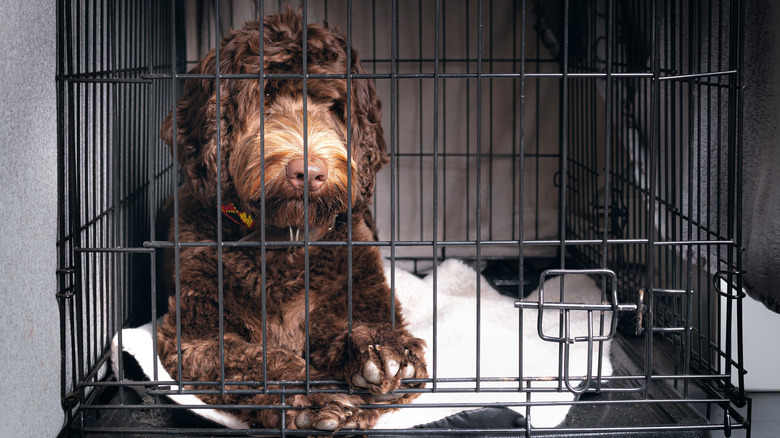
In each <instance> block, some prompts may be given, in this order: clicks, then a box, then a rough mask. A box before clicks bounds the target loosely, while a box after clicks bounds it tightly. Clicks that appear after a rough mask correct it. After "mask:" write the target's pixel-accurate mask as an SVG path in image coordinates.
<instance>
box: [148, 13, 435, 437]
mask: <svg viewBox="0 0 780 438" xmlns="http://www.w3.org/2000/svg"><path fill="white" fill-rule="evenodd" d="M259 30H260V29H259V24H258V23H257V22H250V23H247V24H246V26H245V27H244V28H243V29H241V30H238V31H234V32H232V33H230V35H228V36H227V37H226V38H224V40H223V41H222V43H221V46H220V52H219V63H220V68H219V71H220V73H222V74H228V73H229V74H233V73H242V74H245V73H248V74H258V73H259V71H260V70H259V67H260V58H259V56H260V55H259V53H260V41H259ZM302 33H303V28H302V25H301V17H300V13H296V12H292V11H289V10H288V11H285V12H284V13H282V14H281V15H279V16H269V17H266V18H265V19H264V21H263V54H264V57H263V60H262V61H263V68H264V70H265V72H266V73H300V72H301V68H302V66H301V59H302V53H303V52H302ZM306 53H307V56H308V58H307V59H308V67H307V72H308V73H310V74H337V75H343V74H345V73H346V72H347V68H349V70H350V71H351V72H352V73H365V70H364V69H363V67H362V66H361V65H360V62H359V60H358V56H357V53H355V52H354V51H353V52H352V53H351V56H350V60H351V64H350V65H349V66H347V60H348V57H347V43H346V39H345V37H344V35H343V34H341V33H340V32H338V30H333V29H329V28H328V27H327V26H326V25H325V26H322V25H315V24H311V25H308V27H307V47H306ZM215 63H216V53H215V52H214V51H212V52H210V53H209V54H207V55H206V56H205V57H204V58H203V60H201V61H200V62H199V63H198V64H197V66H196V67H195V68H194V69H193V70H192V71H191V73H198V74H214V73H215ZM215 88H216V86H215V80H214V79H189V80H188V81H187V82H186V85H185V89H184V95H183V97H182V98H181V99H179V101H178V105H177V109H176V112H175V114H176V128H177V131H176V135H175V137H174V135H173V120H172V116H170V115H169V116H168V118H166V120H165V121H164V123H163V126H162V129H161V136H162V138H163V139H164V141H165V142H166V143H167V144H168V145H169V146H171V147H172V148H173V141H174V138H175V139H176V142H177V144H176V147H177V148H176V150H177V158H178V160H179V163H180V164H181V167H182V169H183V172H184V175H185V178H186V181H185V184H184V185H183V186H182V187H181V189H180V190H179V197H178V199H179V223H178V228H179V240H180V241H181V242H213V241H215V240H216V239H217V232H218V226H219V225H218V217H217V214H216V207H217V204H216V203H217V187H218V185H219V187H220V189H221V190H220V192H221V199H222V203H223V204H225V203H228V202H231V203H234V204H235V205H236V206H239V208H240V209H241V210H243V211H245V212H248V213H250V214H251V215H252V216H253V217H254V218H256V219H258V220H261V221H263V222H264V223H265V225H266V230H267V234H268V235H267V236H266V237H268V240H273V239H271V238H270V237H269V236H270V234H271V233H272V231H273V230H278V229H284V228H285V227H288V228H289V227H295V228H304V227H305V226H306V224H305V223H304V222H305V219H304V218H305V217H306V213H305V211H304V203H303V198H304V196H308V198H309V201H308V205H309V211H308V217H309V224H308V226H309V230H310V235H309V237H310V239H311V240H315V239H319V240H322V241H346V240H348V235H347V234H348V223H349V222H351V224H352V236H351V239H352V240H354V241H371V240H374V239H375V235H374V233H373V231H372V229H373V220H372V219H371V217H370V214H369V213H368V211H369V210H368V206H369V204H370V203H371V196H372V192H373V187H374V176H375V174H376V172H377V171H378V170H379V168H380V167H381V166H382V165H383V164H385V163H386V162H387V155H386V147H385V143H384V138H383V134H382V127H381V125H380V120H381V106H380V104H379V100H378V99H377V96H376V92H375V91H374V86H373V83H372V81H371V80H368V79H353V80H352V82H351V86H350V87H349V90H350V91H351V95H350V99H349V100H348V99H347V90H348V87H347V83H346V80H345V79H330V78H329V79H309V80H308V83H307V89H306V91H307V95H306V97H305V98H304V96H303V87H302V81H301V80H300V79H267V80H266V81H265V83H261V82H260V81H259V80H257V79H235V78H234V79H222V80H220V83H219V102H220V103H219V111H218V110H217V104H216V103H217V92H216V91H217V90H216V89H215ZM348 104H349V105H350V107H349V117H347V116H348V115H347V105H348ZM304 108H305V111H306V114H307V123H306V126H307V128H308V129H307V132H306V133H305V135H306V137H307V145H308V159H309V163H311V162H313V161H317V162H322V163H325V165H326V166H327V169H328V172H327V180H326V181H325V182H324V184H323V185H322V186H321V187H319V186H318V187H316V190H314V189H313V186H312V184H313V183H311V182H310V183H309V186H308V188H309V189H310V191H309V193H308V194H306V195H304V190H302V189H301V188H300V187H296V186H295V185H293V184H292V183H291V180H292V179H291V178H292V177H291V176H290V172H289V170H288V169H290V166H291V164H290V163H291V162H292V160H295V159H300V158H301V157H303V139H302V137H303V136H304V132H303V131H304V128H303V126H304V124H303V120H302V117H303V112H304ZM217 114H219V126H220V128H219V141H220V147H219V148H218V147H217V141H218V140H217V137H218V136H217ZM347 119H349V120H350V127H351V131H350V132H351V140H350V141H349V143H350V144H351V150H350V151H347V142H348V140H347V129H348V127H347ZM261 120H262V121H264V123H263V124H262V126H261ZM261 136H262V138H261ZM261 140H263V141H261ZM217 154H219V155H220V157H219V158H220V160H219V163H221V173H220V174H221V180H220V181H219V182H218V181H217V166H218V160H217ZM350 174H351V185H350V182H349V181H350V178H349V176H348V175H350ZM263 203H265V213H266V215H265V217H262V216H261V214H262V212H263V208H262V205H263ZM350 205H351V213H352V215H351V218H348V217H347V214H348V212H349V211H350V210H349V206H350ZM170 207H171V205H168V208H167V209H166V210H167V211H168V212H169V213H168V214H170V212H171V211H172V208H170ZM350 219H351V220H350ZM172 230H173V226H172V224H171V239H173V235H172ZM247 236H250V230H248V229H246V228H244V227H242V226H240V225H238V224H234V223H233V222H231V221H230V220H227V219H225V218H223V219H222V239H223V240H224V241H238V240H240V239H242V238H246V237H247ZM252 236H255V238H256V233H255V234H252V235H251V236H250V237H252ZM276 248H277V247H272V246H268V247H267V249H266V250H265V251H262V250H261V248H260V247H258V246H254V247H242V246H239V247H224V249H223V251H222V275H221V281H222V297H221V303H220V297H219V281H220V276H219V274H218V266H217V257H218V255H217V249H216V248H215V247H214V246H182V247H181V248H180V251H179V252H180V254H179V274H180V278H181V280H180V281H181V283H180V286H181V289H180V290H181V293H180V296H179V297H178V298H177V297H176V296H175V295H172V296H171V298H170V300H169V309H170V311H169V312H168V313H167V314H166V315H165V318H164V322H163V324H162V326H161V327H160V330H159V332H158V353H159V356H160V359H161V361H162V363H163V365H164V366H165V368H166V370H168V372H169V373H171V375H173V376H176V378H178V377H179V375H178V374H179V373H178V369H179V366H181V376H180V377H181V378H182V379H183V380H184V381H185V382H220V381H221V380H222V379H224V381H225V382H226V385H225V389H226V390H227V391H226V393H224V394H222V393H220V391H215V392H214V393H211V394H203V395H199V397H200V398H202V399H203V400H204V401H206V402H207V403H212V404H241V405H252V406H256V407H259V408H260V409H245V410H239V411H235V412H234V413H236V414H237V415H238V416H239V417H240V418H241V419H243V420H244V421H246V422H248V423H250V424H253V425H256V426H261V427H266V428H277V427H281V426H282V421H284V426H285V427H287V428H302V429H324V430H338V429H345V428H347V429H351V428H356V429H367V428H371V427H372V426H373V425H374V424H375V423H376V420H377V418H378V417H379V415H380V414H381V413H382V412H383V409H381V408H379V409H373V408H371V409H366V408H363V409H361V408H360V407H359V406H364V407H365V405H371V404H378V403H381V402H386V401H390V400H392V401H393V402H394V403H408V402H410V401H411V400H412V399H413V398H414V397H416V394H413V393H411V392H404V391H400V392H399V391H398V390H399V389H404V388H420V387H422V386H423V384H422V383H415V384H409V383H404V382H402V380H404V379H425V378H427V371H426V366H425V363H424V359H423V348H424V343H423V341H422V340H420V339H418V338H414V337H413V336H411V334H410V333H409V332H408V331H407V330H406V325H405V322H404V319H403V315H402V313H401V306H400V304H399V303H398V302H395V303H394V302H393V298H392V295H391V293H390V290H389V288H388V286H387V283H386V281H385V277H384V272H383V268H382V260H381V256H380V253H379V250H378V248H376V247H372V246H354V247H352V249H351V254H352V257H351V261H350V260H349V251H348V250H347V248H346V247H345V246H343V245H340V246H310V247H309V248H308V260H307V259H306V257H305V252H304V249H303V248H302V246H301V245H298V246H294V247H290V248H282V249H276ZM171 252H172V251H169V253H171ZM350 262H351V264H352V266H351V272H350V270H349V269H350V267H349V263H350ZM163 266H165V267H167V268H168V269H171V267H173V266H175V264H174V263H173V261H172V260H167V261H165V263H163ZM307 271H308V288H307V285H306V281H307V277H306V276H305V273H306V272H307ZM172 278H173V273H172V272H168V273H167V274H166V280H167V282H168V284H169V285H170V281H171V279H172ZM350 284H351V297H350V296H349V292H348V291H349V290H350V286H349V285H350ZM263 295H264V296H263ZM263 298H265V299H263ZM177 301H178V302H179V305H178V307H177ZM350 307H351V309H350ZM220 309H221V310H220ZM307 309H308V313H306V310H307ZM350 312H351V324H352V326H351V330H349V329H348V324H349V317H350ZM220 315H221V318H222V323H220ZM263 315H265V318H263ZM177 316H178V317H180V321H181V322H180V324H177ZM307 324H308V331H309V340H308V341H309V342H308V353H309V367H308V374H309V378H310V379H312V380H327V381H330V382H329V383H328V384H324V385H316V384H312V386H311V388H312V389H315V390H317V389H336V388H340V389H341V390H342V391H340V392H317V391H313V392H312V393H310V394H308V395H307V394H305V393H303V392H302V391H299V393H297V394H292V395H289V394H288V395H286V396H285V397H286V398H285V403H286V404H287V405H289V406H291V407H292V408H291V409H279V408H278V405H280V404H281V403H282V400H281V395H280V394H279V393H278V392H277V393H274V390H278V389H279V388H280V386H279V385H278V384H269V385H268V387H267V388H266V389H268V390H269V392H268V393H262V392H261V391H257V390H258V389H263V387H262V382H263V381H264V378H265V379H267V381H274V382H279V381H295V382H301V381H303V380H304V379H305V378H306V371H307V370H306V359H305V356H306V351H307V348H306V336H305V334H306V330H307ZM220 326H222V330H223V334H224V336H223V342H222V348H220ZM179 337H180V339H181V350H179V348H178V345H177V339H178V338H179ZM264 348H265V351H263V349H264ZM264 356H265V363H263V359H264ZM221 359H222V360H221ZM221 363H224V375H223V374H222V371H221V370H222V365H221ZM236 381H238V382H245V383H242V384H238V385H231V384H230V382H236ZM334 381H341V382H347V383H344V384H339V383H337V382H335V383H334ZM251 382H259V383H257V384H254V385H253V384H252V383H251ZM347 385H349V386H350V387H351V388H352V390H353V391H351V392H350V393H347V392H346V389H347V388H348V386H347ZM184 387H185V388H194V389H201V390H202V389H204V388H205V389H221V385H213V384H211V385H209V384H206V385H205V386H203V385H187V384H185V385H184ZM285 387H286V388H287V389H291V388H292V389H295V388H297V389H302V388H303V387H302V385H301V384H300V383H297V384H288V385H286V386H285ZM239 389H253V390H255V391H242V392H235V390H239ZM231 391H234V392H231ZM274 407H276V408H274Z"/></svg>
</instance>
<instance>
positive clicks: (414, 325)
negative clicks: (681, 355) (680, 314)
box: [111, 259, 612, 429]
mask: <svg viewBox="0 0 780 438" xmlns="http://www.w3.org/2000/svg"><path fill="white" fill-rule="evenodd" d="M385 272H386V273H389V272H391V271H390V269H389V265H386V267H385ZM436 278H437V282H436V283H437V285H436V289H437V307H438V311H437V314H436V318H437V336H438V339H437V342H436V346H437V351H436V356H437V357H436V361H437V364H436V365H437V373H436V377H437V378H472V379H473V378H474V376H475V373H476V357H477V354H476V333H477V330H476V319H477V318H476V315H477V304H476V289H477V287H476V284H477V274H476V273H475V271H474V270H473V269H472V268H471V267H469V266H468V265H466V264H464V263H463V262H461V261H459V260H456V259H449V260H446V261H444V262H443V263H441V264H440V265H439V266H438V268H437V275H436ZM480 279H481V285H480V295H481V322H480V330H479V332H480V335H481V336H480V341H481V345H480V349H481V354H480V359H481V360H480V376H481V377H482V378H490V377H517V376H518V358H519V334H520V330H519V317H518V313H519V310H518V309H516V308H515V305H514V303H515V299H513V298H509V297H506V296H504V295H501V294H499V293H498V292H496V291H495V290H494V289H493V288H492V287H491V286H490V284H489V283H488V282H487V281H486V280H485V279H484V278H482V277H480ZM388 281H389V279H388ZM394 284H395V289H396V294H397V296H398V299H399V300H400V301H401V304H402V306H403V309H404V315H405V317H406V319H407V321H408V323H409V329H410V330H411V332H412V333H413V334H414V335H416V336H418V337H420V338H422V339H424V340H425V341H426V342H427V343H428V349H427V352H426V353H427V357H426V360H427V363H428V371H429V374H431V372H432V366H433V351H432V347H433V345H434V342H433V319H432V315H433V287H432V286H433V276H432V275H428V276H427V277H426V278H424V279H420V278H419V277H417V276H415V275H413V274H411V273H409V272H406V271H403V270H401V269H399V268H398V267H396V269H395V280H394ZM544 287H545V298H546V299H545V301H546V302H549V301H556V300H555V299H552V297H557V296H558V293H557V291H558V290H559V287H560V277H552V278H551V279H549V280H548V281H547V282H546V283H545V285H544ZM565 293H566V297H567V298H566V301H567V302H570V303H598V302H600V300H601V290H600V288H599V287H598V286H597V285H596V283H595V282H594V281H593V280H592V279H591V278H590V277H587V276H585V275H567V277H566V282H565ZM538 297H539V295H538V290H536V291H534V292H532V293H531V295H529V296H528V297H527V298H525V299H524V301H538ZM546 312H550V313H549V314H547V313H546V315H549V316H545V318H544V331H545V334H547V335H551V336H558V324H559V318H558V312H557V311H549V310H548V311H546ZM523 316H524V320H523V325H524V327H523V350H524V351H523V357H524V358H525V360H524V361H523V377H524V378H528V377H557V375H558V362H559V348H558V343H553V342H546V341H543V340H542V339H540V338H539V336H538V334H537V311H536V310H535V309H534V310H530V309H527V310H525V311H524V313H523ZM608 319H609V315H607V321H608ZM571 320H572V321H571V336H585V335H587V332H588V329H587V325H588V322H587V314H586V313H585V312H571ZM594 320H595V321H596V322H595V325H598V318H594ZM597 331H598V327H594V332H597ZM118 344H119V343H118V336H114V339H113V342H112V346H111V347H112V348H111V355H112V367H113V370H114V374H115V375H117V376H118V375H119V370H118V366H117V356H118V353H119V345H118ZM122 348H123V350H124V351H125V352H127V353H128V354H130V355H132V356H133V357H134V358H135V359H136V361H137V362H138V364H139V365H140V367H141V369H142V370H143V372H144V373H145V374H146V375H147V376H153V375H154V366H155V362H156V364H157V376H158V380H161V381H165V380H173V379H171V377H170V375H168V373H167V372H166V371H165V369H164V368H163V367H162V365H161V364H160V362H159V359H157V357H156V355H153V347H152V324H151V323H149V324H146V325H144V326H142V327H139V328H132V329H124V330H122ZM594 350H596V351H598V346H595V347H594ZM609 351H610V342H605V343H604V346H603V353H602V354H603V356H602V357H603V361H602V370H601V374H602V376H609V375H611V374H612V364H611V362H610V360H609V357H610V354H609ZM569 362H570V370H569V373H570V375H572V376H584V375H586V371H587V344H586V343H584V342H578V343H575V344H573V345H571V349H570V361H569ZM596 364H597V358H594V360H593V368H594V369H593V370H592V371H591V375H594V376H595V374H596V372H597V371H596V369H595V368H596V366H597V365H596ZM496 383H497V384H498V385H500V386H501V387H504V388H506V387H509V386H510V385H513V384H512V383H507V382H496ZM577 383H579V382H578V381H576V380H575V381H573V382H572V385H573V386H576V385H577ZM453 385H454V386H455V387H458V388H473V387H474V383H473V382H472V383H463V382H458V383H445V382H440V383H438V384H437V388H447V387H451V386H453ZM491 385H492V383H491V382H482V383H481V384H480V387H481V388H483V389H485V388H490V387H491ZM430 386H431V385H430V384H429V385H428V387H430ZM532 386H533V387H552V388H557V387H558V382H557V381H556V380H555V379H553V381H546V382H545V381H535V382H534V383H533V384H532ZM139 389H141V390H143V389H142V387H139ZM172 389H174V390H175V389H177V387H176V386H175V385H174V386H172ZM169 398H170V399H171V400H172V401H173V402H174V403H178V404H186V405H195V406H204V405H205V404H204V403H203V402H202V401H201V400H200V399H198V398H197V397H196V396H194V395H172V396H170V397H169ZM574 398H575V395H574V394H573V393H571V392H569V391H567V390H566V389H565V387H564V389H563V391H562V392H543V393H540V392H533V393H532V394H531V401H533V402H545V401H549V402H567V401H572V400H574ZM526 401H527V394H526V392H474V393H469V394H467V395H464V394H463V393H462V392H460V393H448V392H436V393H425V394H422V395H421V396H420V397H418V398H417V399H416V400H415V402H414V403H415V404H421V405H422V404H426V405H430V404H456V405H457V404H463V403H468V404H476V405H483V406H489V405H495V404H499V405H500V404H504V403H518V402H526ZM476 407H479V406H476ZM476 407H475V408H476ZM569 408H570V406H569V405H552V406H536V405H535V406H533V407H532V408H531V412H530V420H531V424H532V425H533V426H534V427H537V428H538V427H554V426H556V425H558V424H559V423H560V422H561V421H563V419H564V418H565V416H566V413H567V412H568V410H569ZM512 409H514V410H516V411H517V412H519V413H520V414H522V415H526V408H525V407H523V406H519V407H514V408H512ZM464 410H466V409H465V408H464V407H461V406H449V407H437V408H431V407H421V408H411V407H410V408H405V409H401V410H396V411H393V412H390V413H387V414H385V415H383V416H382V418H380V420H379V423H378V424H377V425H376V428H377V429H399V428H409V427H413V426H416V425H420V424H427V423H431V422H434V421H436V420H440V419H442V418H445V417H447V416H450V415H453V414H456V413H458V412H461V411H464ZM191 411H192V412H194V413H196V414H198V415H200V416H202V417H204V418H207V419H209V420H211V421H214V422H216V423H219V424H222V425H224V426H227V427H230V428H235V429H245V428H248V427H249V426H248V425H247V424H246V423H243V422H241V421H240V420H238V419H237V418H236V417H234V416H232V415H231V414H229V413H227V412H225V411H219V410H215V409H202V408H198V409H192V410H191Z"/></svg>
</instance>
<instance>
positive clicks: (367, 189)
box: [351, 50, 389, 203]
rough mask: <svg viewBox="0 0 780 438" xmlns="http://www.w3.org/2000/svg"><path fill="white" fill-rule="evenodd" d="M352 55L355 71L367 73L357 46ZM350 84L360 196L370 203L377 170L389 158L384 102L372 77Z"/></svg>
mask: <svg viewBox="0 0 780 438" xmlns="http://www.w3.org/2000/svg"><path fill="white" fill-rule="evenodd" d="M351 58H352V59H351V61H352V65H351V71H352V73H353V74H366V73H367V72H366V69H365V68H363V65H362V64H361V63H360V59H359V58H358V54H357V52H356V51H355V50H352V56H351ZM351 88H352V93H351V94H352V97H351V98H352V120H351V123H352V145H353V157H355V159H356V160H357V161H358V169H359V170H358V178H359V179H360V187H361V196H362V198H363V199H364V200H365V201H366V203H368V202H370V201H371V197H372V196H373V192H374V182H375V176H376V173H377V172H378V171H379V169H381V168H382V166H384V165H385V164H387V163H388V161H389V159H388V156H387V145H386V144H385V136H384V132H383V130H382V103H381V102H380V101H379V98H378V97H377V94H376V89H375V88H374V81H373V79H366V78H362V79H352V85H351Z"/></svg>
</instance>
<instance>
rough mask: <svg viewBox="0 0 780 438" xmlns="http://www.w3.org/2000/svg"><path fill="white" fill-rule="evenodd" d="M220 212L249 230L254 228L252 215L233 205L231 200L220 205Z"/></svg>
mask: <svg viewBox="0 0 780 438" xmlns="http://www.w3.org/2000/svg"><path fill="white" fill-rule="evenodd" d="M222 214H224V215H225V217H227V218H228V219H230V220H232V221H233V222H235V223H237V224H238V225H241V226H243V227H245V228H246V229H247V230H249V231H252V230H253V229H254V228H255V220H254V219H253V218H252V215H251V214H249V213H247V212H245V211H241V210H239V209H238V208H236V206H235V205H233V203H232V202H229V203H227V204H225V205H223V206H222Z"/></svg>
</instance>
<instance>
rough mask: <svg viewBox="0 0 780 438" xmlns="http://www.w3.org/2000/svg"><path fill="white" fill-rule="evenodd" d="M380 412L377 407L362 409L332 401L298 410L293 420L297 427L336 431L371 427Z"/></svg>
mask: <svg viewBox="0 0 780 438" xmlns="http://www.w3.org/2000/svg"><path fill="white" fill-rule="evenodd" d="M378 417H379V413H378V412H377V411H376V410H375V409H365V410H364V409H360V408H358V407H356V406H352V405H349V404H344V403H339V402H336V401H334V402H332V403H328V404H326V405H324V406H321V407H318V408H314V407H310V408H307V409H302V410H300V411H298V412H297V413H296V415H295V419H294V420H293V421H294V423H295V428H296V429H316V430H325V431H330V432H336V431H339V430H342V429H361V430H365V429H370V428H372V427H373V426H374V424H376V420H377V418H378Z"/></svg>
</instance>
